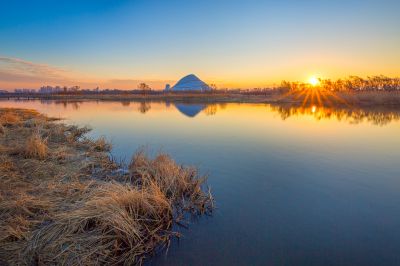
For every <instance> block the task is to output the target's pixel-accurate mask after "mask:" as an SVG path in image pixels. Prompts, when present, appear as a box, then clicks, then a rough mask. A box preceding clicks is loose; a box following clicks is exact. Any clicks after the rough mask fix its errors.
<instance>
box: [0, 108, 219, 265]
mask: <svg viewBox="0 0 400 266" xmlns="http://www.w3.org/2000/svg"><path fill="white" fill-rule="evenodd" d="M4 113H7V116H8V117H10V115H11V114H12V115H11V117H12V116H13V115H14V116H15V117H18V118H16V119H14V120H13V121H18V123H16V122H15V123H14V124H12V125H11V126H7V127H8V128H7V130H6V131H5V133H4V134H3V136H0V264H5V265H7V264H9V265H36V264H41V265H99V264H102V265H109V264H111V265H118V264H124V265H138V264H142V262H143V261H144V259H145V258H146V257H148V256H151V255H152V254H154V253H155V252H156V251H157V250H160V249H161V248H163V247H165V246H168V245H169V243H170V240H171V238H172V237H178V236H179V234H178V233H175V232H174V230H173V229H174V225H180V224H182V220H183V219H184V214H185V213H190V214H192V215H198V214H210V213H211V212H212V209H213V198H212V196H211V193H210V192H209V190H208V191H207V190H206V187H205V180H206V178H205V177H204V176H201V175H199V173H198V172H197V170H196V169H195V168H194V167H186V166H182V165H178V164H177V163H176V162H175V161H174V160H173V159H172V158H170V157H169V156H168V155H166V154H162V153H161V154H159V155H157V156H155V157H154V158H151V157H150V156H148V155H147V154H146V152H145V151H144V150H140V151H139V152H137V153H136V154H135V155H134V156H133V158H132V160H131V162H130V164H129V165H124V164H122V163H117V162H115V161H114V160H113V159H111V158H110V156H109V154H108V152H109V151H110V150H111V144H109V143H108V142H107V141H106V140H105V138H100V139H98V140H91V139H89V138H87V137H86V136H85V133H86V132H87V131H88V128H79V127H76V126H67V125H64V124H60V123H53V122H52V120H51V119H49V118H47V117H45V116H43V115H40V114H39V113H37V112H34V111H32V110H26V111H24V110H21V109H15V110H14V109H7V110H4V109H1V108H0V115H1V116H2V115H3V114H4ZM7 119H8V118H7ZM2 121H3V120H2ZM7 121H10V120H7ZM8 123H9V122H8Z"/></svg>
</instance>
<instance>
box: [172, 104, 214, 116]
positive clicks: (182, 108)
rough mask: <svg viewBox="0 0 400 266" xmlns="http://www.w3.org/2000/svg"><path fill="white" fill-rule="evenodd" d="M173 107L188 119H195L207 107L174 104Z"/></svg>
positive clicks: (202, 105)
mask: <svg viewBox="0 0 400 266" xmlns="http://www.w3.org/2000/svg"><path fill="white" fill-rule="evenodd" d="M174 105H175V107H176V109H178V110H179V112H181V113H182V114H184V115H186V116H188V117H195V116H196V115H197V114H199V113H200V112H201V111H203V110H204V109H205V108H206V107H207V105H205V104H187V103H175V104H174Z"/></svg>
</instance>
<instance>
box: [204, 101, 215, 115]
mask: <svg viewBox="0 0 400 266" xmlns="http://www.w3.org/2000/svg"><path fill="white" fill-rule="evenodd" d="M217 111H218V105H216V104H209V105H207V107H206V108H205V109H204V113H205V114H206V115H215V114H216V113H217Z"/></svg>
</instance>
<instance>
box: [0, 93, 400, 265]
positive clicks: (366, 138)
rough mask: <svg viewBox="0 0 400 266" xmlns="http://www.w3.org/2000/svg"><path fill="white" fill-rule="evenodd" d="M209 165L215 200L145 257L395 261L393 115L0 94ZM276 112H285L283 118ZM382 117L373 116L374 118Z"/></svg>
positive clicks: (398, 204)
mask: <svg viewBox="0 0 400 266" xmlns="http://www.w3.org/2000/svg"><path fill="white" fill-rule="evenodd" d="M0 106H1V107H4V106H9V107H25V108H26V107H28V108H35V109H38V110H39V111H41V112H44V113H47V114H49V115H50V116H56V117H65V118H67V119H68V122H69V123H75V124H79V125H90V126H91V127H92V128H94V130H93V132H91V133H90V134H92V136H101V135H104V136H106V137H107V138H108V139H109V140H111V141H112V143H113V145H114V150H113V153H114V155H115V156H117V157H121V158H125V159H126V160H129V159H130V157H131V155H132V153H133V152H134V151H135V150H136V149H137V148H138V147H140V146H143V145H147V146H148V147H149V149H151V150H153V151H158V150H162V151H165V152H167V153H170V154H172V155H173V157H174V158H175V159H176V160H177V161H178V162H180V163H184V164H195V165H198V166H199V167H200V169H201V171H202V172H203V173H209V184H210V186H211V187H212V190H213V193H214V196H215V199H216V202H217V206H218V208H217V210H216V212H215V214H214V215H213V217H205V218H201V219H199V220H197V221H192V222H191V224H190V229H189V230H183V234H184V237H183V238H182V239H181V240H180V241H175V242H174V243H173V245H172V246H171V247H170V249H169V251H168V253H167V254H165V253H163V254H161V255H159V256H158V257H156V258H154V259H152V260H150V261H149V262H148V264H150V265H356V264H358V265H399V264H400V138H399V136H400V122H399V121H398V120H397V118H396V117H393V116H389V117H380V116H379V115H378V116H376V117H372V118H371V117H363V116H362V115H361V117H360V115H357V114H356V115H354V116H353V117H351V118H349V117H347V116H346V115H344V116H343V114H340V113H334V112H333V113H329V112H326V110H325V111H324V112H322V111H320V110H319V108H310V109H309V110H306V111H304V110H303V111H300V112H299V113H296V112H293V110H292V111H287V110H286V111H285V110H279V108H272V107H270V106H268V105H261V104H259V105H255V104H224V105H208V106H207V105H205V104H196V105H189V104H173V103H171V104H166V103H134V102H131V103H120V102H83V103H73V104H71V103H56V102H51V101H49V102H45V101H42V102H41V101H0ZM283 118H284V119H283ZM382 121H383V122H382Z"/></svg>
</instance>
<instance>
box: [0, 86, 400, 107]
mask: <svg viewBox="0 0 400 266" xmlns="http://www.w3.org/2000/svg"><path fill="white" fill-rule="evenodd" d="M1 99H20V100H24V99H30V100H34V99H39V100H56V101H121V102H129V101H150V102H151V101H153V102H160V101H163V102H184V103H272V104H299V103H300V104H307V105H324V106H326V105H329V106H330V107H334V106H348V105H352V106H360V107H363V106H377V105H398V106H400V91H348V92H345V91H344V92H332V91H326V90H318V89H314V90H313V89H310V90H306V91H291V92H280V91H279V92H275V91H267V92H260V93H254V92H252V93H246V92H243V93H234V92H232V93H231V92H216V93H186V92H182V93H161V92H157V93H149V94H140V93H135V94H133V93H124V94H103V93H99V94H14V93H10V94H0V100H1Z"/></svg>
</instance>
